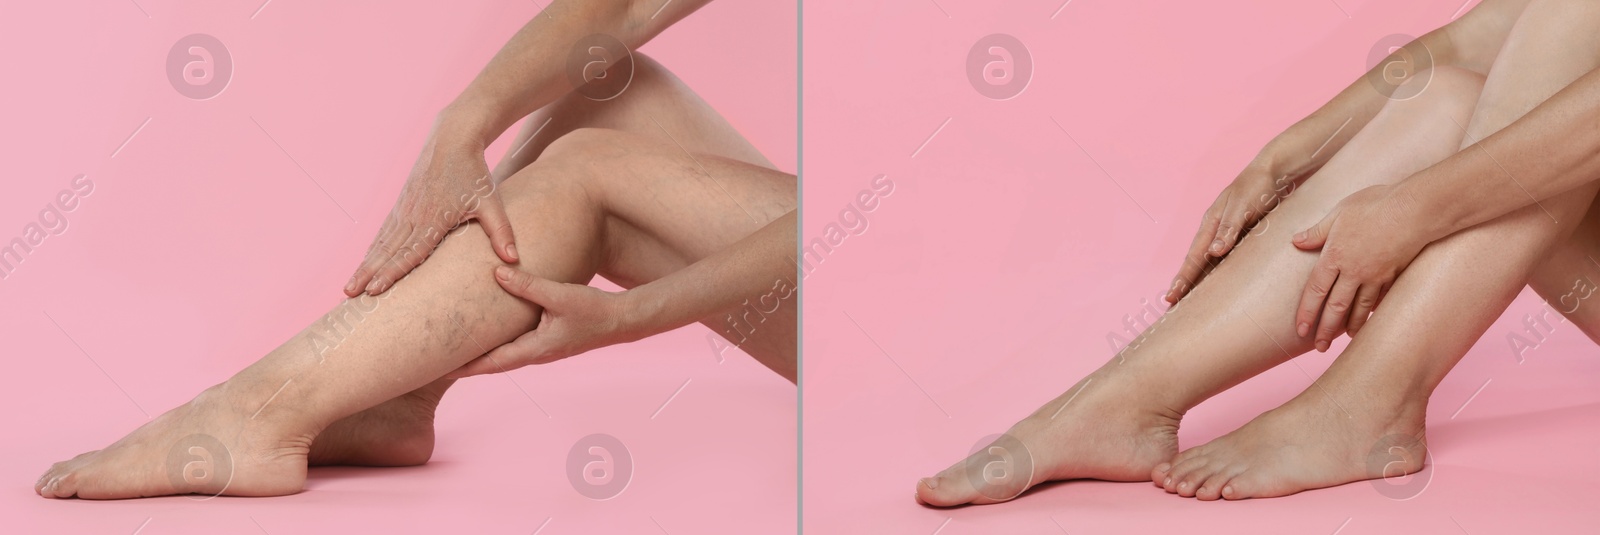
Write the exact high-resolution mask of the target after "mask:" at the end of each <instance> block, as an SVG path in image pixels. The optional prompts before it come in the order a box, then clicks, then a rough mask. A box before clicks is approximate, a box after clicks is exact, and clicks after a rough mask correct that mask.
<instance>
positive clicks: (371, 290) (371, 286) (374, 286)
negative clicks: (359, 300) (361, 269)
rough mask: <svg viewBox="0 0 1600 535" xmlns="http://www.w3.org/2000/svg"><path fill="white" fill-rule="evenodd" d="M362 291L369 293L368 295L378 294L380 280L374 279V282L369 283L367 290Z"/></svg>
mask: <svg viewBox="0 0 1600 535" xmlns="http://www.w3.org/2000/svg"><path fill="white" fill-rule="evenodd" d="M361 291H363V292H367V293H374V292H377V291H378V279H372V282H369V283H367V287H366V289H363V290H361Z"/></svg>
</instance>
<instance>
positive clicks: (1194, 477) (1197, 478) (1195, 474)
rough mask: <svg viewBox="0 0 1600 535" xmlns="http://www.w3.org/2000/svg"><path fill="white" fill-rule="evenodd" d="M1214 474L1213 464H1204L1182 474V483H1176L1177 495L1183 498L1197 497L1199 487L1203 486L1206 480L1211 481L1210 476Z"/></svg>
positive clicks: (1215, 468)
mask: <svg viewBox="0 0 1600 535" xmlns="http://www.w3.org/2000/svg"><path fill="white" fill-rule="evenodd" d="M1215 473H1217V467H1216V464H1215V463H1205V464H1202V465H1200V466H1198V467H1196V468H1195V469H1193V470H1190V471H1189V472H1188V473H1187V474H1184V476H1183V481H1180V482H1178V495H1179V496H1183V497H1185V498H1193V497H1195V496H1196V495H1199V494H1200V487H1201V486H1203V485H1205V482H1206V480H1208V479H1211V474H1215Z"/></svg>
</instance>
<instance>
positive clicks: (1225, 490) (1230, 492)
mask: <svg viewBox="0 0 1600 535" xmlns="http://www.w3.org/2000/svg"><path fill="white" fill-rule="evenodd" d="M1222 494H1223V495H1225V496H1232V495H1233V485H1228V486H1226V487H1222Z"/></svg>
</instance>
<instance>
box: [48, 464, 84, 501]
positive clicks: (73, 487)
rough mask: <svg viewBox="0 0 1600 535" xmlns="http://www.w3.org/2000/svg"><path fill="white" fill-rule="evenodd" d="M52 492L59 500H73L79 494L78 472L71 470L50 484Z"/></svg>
mask: <svg viewBox="0 0 1600 535" xmlns="http://www.w3.org/2000/svg"><path fill="white" fill-rule="evenodd" d="M50 492H51V493H52V494H55V497H57V498H71V497H73V496H75V495H77V494H78V472H77V471H76V470H69V471H67V472H66V473H63V474H61V475H59V476H56V478H55V480H54V481H51V482H50Z"/></svg>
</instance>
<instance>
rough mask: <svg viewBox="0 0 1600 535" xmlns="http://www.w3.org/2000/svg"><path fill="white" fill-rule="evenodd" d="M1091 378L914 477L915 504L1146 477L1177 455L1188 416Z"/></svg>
mask: <svg viewBox="0 0 1600 535" xmlns="http://www.w3.org/2000/svg"><path fill="white" fill-rule="evenodd" d="M1099 375H1102V374H1099V373H1097V374H1095V375H1092V376H1091V377H1090V378H1088V379H1085V380H1084V381H1083V382H1080V383H1078V385H1077V386H1074V387H1073V388H1072V389H1070V390H1068V391H1067V392H1066V393H1064V394H1062V395H1061V396H1060V397H1058V398H1056V399H1055V400H1053V401H1051V402H1050V403H1047V404H1045V406H1044V407H1041V408H1040V409H1039V410H1038V411H1035V412H1034V413H1033V414H1032V415H1030V416H1028V417H1027V418H1025V419H1023V420H1022V421H1020V422H1017V424H1016V425H1014V426H1012V427H1011V429H1010V430H1009V431H1007V432H1006V433H1005V434H1004V435H1001V436H1000V438H999V439H997V440H995V441H994V443H992V444H990V445H988V446H985V447H984V448H983V449H982V450H980V451H978V452H976V453H974V454H972V455H971V456H969V457H967V458H966V459H964V460H962V461H961V462H957V463H956V464H954V465H952V466H951V467H949V468H946V469H945V470H944V471H942V472H939V474H938V475H936V476H933V477H930V478H924V479H922V480H919V481H918V482H917V490H916V499H917V501H918V502H921V503H924V504H927V505H932V506H938V507H949V506H956V505H965V504H974V505H978V504H989V503H998V502H1003V501H1006V500H1010V499H1012V498H1015V497H1017V496H1019V495H1021V494H1022V493H1023V492H1024V491H1026V490H1028V488H1030V487H1032V486H1034V485H1037V484H1040V483H1043V482H1045V481H1055V480H1066V479H1100V480H1107V481H1149V480H1150V472H1151V469H1152V468H1154V467H1155V466H1156V465H1157V464H1160V463H1162V462H1165V461H1167V460H1169V459H1171V458H1172V456H1173V455H1176V454H1177V453H1178V421H1179V419H1180V418H1182V416H1183V414H1182V413H1181V412H1179V411H1176V410H1173V409H1170V408H1168V407H1161V406H1157V404H1155V403H1153V402H1149V401H1148V400H1150V398H1151V396H1149V395H1148V392H1142V391H1141V390H1140V389H1139V388H1137V387H1136V386H1135V385H1133V384H1131V383H1129V382H1128V381H1126V380H1119V378H1114V377H1097V376H1099Z"/></svg>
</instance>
